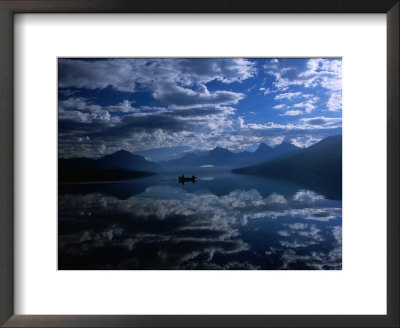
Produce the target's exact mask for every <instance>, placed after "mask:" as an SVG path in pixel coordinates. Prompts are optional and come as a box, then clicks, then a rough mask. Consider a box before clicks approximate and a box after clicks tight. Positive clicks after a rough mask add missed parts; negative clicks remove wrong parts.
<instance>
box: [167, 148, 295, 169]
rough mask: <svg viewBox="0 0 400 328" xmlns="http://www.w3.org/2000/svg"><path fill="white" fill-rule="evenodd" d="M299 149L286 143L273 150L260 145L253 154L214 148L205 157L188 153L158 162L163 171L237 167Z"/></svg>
mask: <svg viewBox="0 0 400 328" xmlns="http://www.w3.org/2000/svg"><path fill="white" fill-rule="evenodd" d="M299 149H300V148H298V147H296V146H295V145H292V144H290V143H287V142H283V143H281V144H280V145H279V146H276V147H274V148H272V147H270V146H268V145H266V144H265V143H261V144H260V145H259V146H258V148H257V149H256V150H255V151H254V152H248V151H244V152H240V153H234V152H231V151H230V150H228V149H226V148H221V147H216V148H214V149H213V150H211V151H209V152H208V153H206V154H205V155H197V154H195V153H189V154H186V155H184V156H183V157H181V158H179V159H173V160H170V161H163V162H159V164H160V165H161V166H163V167H164V168H165V169H175V168H182V167H192V168H193V167H201V166H214V167H230V168H233V167H238V166H240V165H251V164H255V163H259V162H262V161H267V160H271V159H273V158H276V157H278V156H280V155H282V154H286V153H289V152H293V151H297V150H299Z"/></svg>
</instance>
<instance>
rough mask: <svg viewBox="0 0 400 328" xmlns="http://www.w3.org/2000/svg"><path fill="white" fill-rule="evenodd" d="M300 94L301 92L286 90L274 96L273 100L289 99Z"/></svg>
mask: <svg viewBox="0 0 400 328" xmlns="http://www.w3.org/2000/svg"><path fill="white" fill-rule="evenodd" d="M300 95H301V92H286V93H280V94H278V95H276V96H275V98H274V99H275V100H281V99H288V100H291V99H292V98H293V97H298V96H300Z"/></svg>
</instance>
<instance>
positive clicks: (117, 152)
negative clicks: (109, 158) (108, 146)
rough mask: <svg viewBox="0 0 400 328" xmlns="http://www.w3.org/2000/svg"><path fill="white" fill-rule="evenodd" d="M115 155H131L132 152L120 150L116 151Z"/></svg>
mask: <svg viewBox="0 0 400 328" xmlns="http://www.w3.org/2000/svg"><path fill="white" fill-rule="evenodd" d="M115 154H130V152H129V151H127V150H125V149H120V150H118V151H116V152H115Z"/></svg>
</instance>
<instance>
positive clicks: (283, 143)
mask: <svg viewBox="0 0 400 328" xmlns="http://www.w3.org/2000/svg"><path fill="white" fill-rule="evenodd" d="M274 148H297V147H296V146H295V145H293V144H291V143H290V142H287V141H284V142H282V143H280V144H279V145H277V146H275V147H274Z"/></svg>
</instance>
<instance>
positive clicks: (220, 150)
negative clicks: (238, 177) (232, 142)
mask: <svg viewBox="0 0 400 328" xmlns="http://www.w3.org/2000/svg"><path fill="white" fill-rule="evenodd" d="M211 151H212V152H229V150H228V149H226V148H222V147H215V148H214V149H213V150H211Z"/></svg>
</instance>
